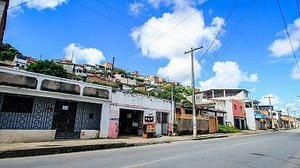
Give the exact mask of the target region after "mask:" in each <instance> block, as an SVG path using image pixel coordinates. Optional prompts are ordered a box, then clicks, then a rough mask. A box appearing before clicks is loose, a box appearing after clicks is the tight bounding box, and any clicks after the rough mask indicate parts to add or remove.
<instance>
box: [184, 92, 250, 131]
mask: <svg viewBox="0 0 300 168" xmlns="http://www.w3.org/2000/svg"><path fill="white" fill-rule="evenodd" d="M195 98H196V105H197V106H199V107H203V108H206V109H216V110H221V111H225V112H226V115H225V119H224V120H225V122H226V123H227V124H230V125H233V126H235V127H236V128H238V129H251V130H255V118H254V108H253V105H252V100H251V99H250V98H249V97H248V91H247V90H245V89H239V88H233V89H231V88H228V89H226V88H225V89H208V90H204V91H201V92H199V93H197V94H196V96H195ZM191 99H192V97H191V96H189V97H188V100H190V101H191Z"/></svg>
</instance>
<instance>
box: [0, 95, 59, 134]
mask: <svg viewBox="0 0 300 168" xmlns="http://www.w3.org/2000/svg"><path fill="white" fill-rule="evenodd" d="M2 100H3V94H0V109H1V106H2ZM54 105H55V99H51V98H35V100H34V105H33V109H32V113H11V112H0V129H51V126H52V119H53V112H48V108H50V107H54Z"/></svg>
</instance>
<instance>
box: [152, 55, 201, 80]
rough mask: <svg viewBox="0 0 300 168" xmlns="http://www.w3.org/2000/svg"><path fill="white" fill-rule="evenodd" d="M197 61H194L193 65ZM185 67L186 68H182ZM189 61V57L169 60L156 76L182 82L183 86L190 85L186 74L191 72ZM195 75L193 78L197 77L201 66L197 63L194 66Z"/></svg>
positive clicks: (189, 78) (189, 77)
mask: <svg viewBox="0 0 300 168" xmlns="http://www.w3.org/2000/svg"><path fill="white" fill-rule="evenodd" d="M196 62H197V61H196V60H194V63H196ZM183 65H187V66H183ZM190 65H191V59H190V58H189V57H174V58H172V59H171V60H170V62H169V64H168V65H167V66H165V67H161V68H159V69H158V72H157V74H158V75H159V76H163V77H165V78H169V79H170V80H175V79H177V81H183V83H182V84H183V85H190V84H191V76H190V75H188V76H187V74H188V73H189V72H190V71H191V66H190ZM194 71H195V72H198V73H196V75H195V78H197V77H199V75H200V71H201V66H200V65H199V63H196V64H195V69H194Z"/></svg>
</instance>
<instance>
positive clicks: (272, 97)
mask: <svg viewBox="0 0 300 168" xmlns="http://www.w3.org/2000/svg"><path fill="white" fill-rule="evenodd" d="M264 98H268V99H269V105H270V116H271V127H272V129H273V128H274V122H273V111H272V103H271V99H274V98H275V97H274V96H265V97H264Z"/></svg>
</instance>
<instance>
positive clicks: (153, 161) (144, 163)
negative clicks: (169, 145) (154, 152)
mask: <svg viewBox="0 0 300 168" xmlns="http://www.w3.org/2000/svg"><path fill="white" fill-rule="evenodd" d="M178 157H179V156H173V157H167V158H163V159H158V160H152V161H147V162H143V163H137V164H133V165H129V166H125V167H122V168H133V167H140V166H146V165H149V164H153V163H157V162H161V161H165V160H171V159H175V158H178Z"/></svg>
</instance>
